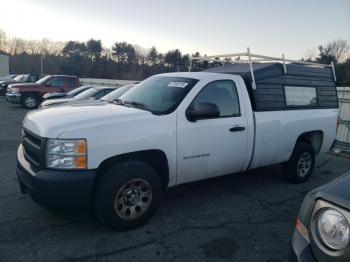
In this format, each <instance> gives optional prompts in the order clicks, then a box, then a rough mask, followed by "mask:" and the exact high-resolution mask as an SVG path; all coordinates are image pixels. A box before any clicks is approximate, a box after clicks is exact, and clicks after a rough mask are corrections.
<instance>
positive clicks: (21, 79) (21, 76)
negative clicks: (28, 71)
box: [14, 75, 28, 81]
mask: <svg viewBox="0 0 350 262" xmlns="http://www.w3.org/2000/svg"><path fill="white" fill-rule="evenodd" d="M27 76H28V75H19V76H16V77H15V78H14V80H16V81H24V80H25V79H26V78H27Z"/></svg>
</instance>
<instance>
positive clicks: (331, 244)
mask: <svg viewBox="0 0 350 262" xmlns="http://www.w3.org/2000/svg"><path fill="white" fill-rule="evenodd" d="M349 189H350V173H347V174H345V175H343V176H341V177H340V178H338V179H336V180H334V181H332V182H330V183H328V184H326V185H324V186H321V187H319V188H316V189H314V190H312V191H311V192H310V193H308V194H307V195H306V197H305V199H304V201H303V203H302V205H301V207H300V210H299V214H298V218H297V221H296V226H295V231H294V234H293V238H292V256H291V261H305V262H309V261H310V262H315V261H319V262H322V261H327V262H332V261H350V246H349V243H350V226H349V225H350V190H349Z"/></svg>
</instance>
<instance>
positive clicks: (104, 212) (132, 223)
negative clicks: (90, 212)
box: [95, 161, 163, 231]
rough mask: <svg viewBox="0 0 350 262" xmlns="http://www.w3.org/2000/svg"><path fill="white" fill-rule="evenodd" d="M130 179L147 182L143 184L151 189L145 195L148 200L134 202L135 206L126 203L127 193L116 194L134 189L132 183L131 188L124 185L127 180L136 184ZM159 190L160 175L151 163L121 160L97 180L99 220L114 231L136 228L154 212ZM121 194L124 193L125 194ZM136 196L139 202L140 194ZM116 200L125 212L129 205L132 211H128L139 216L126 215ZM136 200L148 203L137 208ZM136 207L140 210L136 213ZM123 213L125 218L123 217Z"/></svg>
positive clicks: (159, 197) (96, 211)
mask: <svg viewBox="0 0 350 262" xmlns="http://www.w3.org/2000/svg"><path fill="white" fill-rule="evenodd" d="M133 181H143V182H146V184H147V183H148V185H147V186H146V187H148V188H150V189H151V195H150V196H149V198H148V201H149V203H147V202H142V203H141V202H137V204H135V205H134V206H128V204H130V203H128V202H126V200H125V199H126V198H127V197H126V196H124V197H121V198H119V197H118V196H119V195H120V194H121V192H125V191H126V192H129V191H131V190H130V189H132V188H135V187H134V185H133V184H131V185H132V186H131V187H127V188H125V187H126V185H129V183H135V182H133ZM143 182H142V183H143ZM162 191H163V188H162V183H161V180H160V177H159V175H158V174H157V173H156V171H155V170H154V169H153V168H152V167H151V166H149V165H147V164H145V163H143V162H138V161H127V162H122V163H119V164H116V165H115V166H114V167H112V168H110V169H109V170H107V171H106V172H105V173H104V174H103V175H102V178H101V179H100V180H99V181H98V184H97V188H96V191H95V213H96V215H97V217H98V218H99V220H100V221H101V222H103V223H104V224H106V225H108V226H109V227H110V228H112V229H114V230H118V231H125V230H130V229H133V228H137V227H139V226H141V225H143V224H145V223H146V222H147V221H148V220H149V219H150V218H151V217H152V215H153V214H154V213H155V211H156V209H157V207H158V205H159V202H160V199H161V196H162ZM140 193H143V192H141V191H140ZM124 195H127V193H125V194H124ZM117 197H118V198H117ZM138 199H139V201H143V200H142V199H143V197H140V195H139V198H138ZM118 201H122V202H123V203H122V204H120V205H124V206H123V207H122V208H121V210H126V211H127V209H129V207H130V209H129V214H130V210H132V212H131V213H133V214H137V213H140V214H137V215H139V216H138V217H136V218H132V219H131V218H128V217H127V216H128V215H127V214H128V213H127V212H126V211H125V212H124V211H120V210H119V202H118ZM139 203H140V204H141V205H143V204H145V203H146V205H148V206H147V207H146V208H140V206H138V204H139ZM137 207H138V208H139V209H140V210H141V211H139V212H136V210H138V209H137ZM117 209H118V210H117ZM123 212H124V216H125V217H123V214H122V213H123ZM141 212H142V213H141Z"/></svg>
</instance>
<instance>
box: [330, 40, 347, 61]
mask: <svg viewBox="0 0 350 262" xmlns="http://www.w3.org/2000/svg"><path fill="white" fill-rule="evenodd" d="M348 51H349V44H348V41H347V40H344V39H337V40H333V41H331V42H329V43H328V44H327V45H326V47H325V48H324V52H325V53H326V54H328V55H331V56H333V57H334V59H335V61H334V62H336V63H338V62H341V61H343V60H345V56H346V55H347V53H348Z"/></svg>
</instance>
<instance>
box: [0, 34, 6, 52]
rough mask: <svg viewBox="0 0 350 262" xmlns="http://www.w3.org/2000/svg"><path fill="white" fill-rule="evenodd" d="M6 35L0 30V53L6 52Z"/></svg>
mask: <svg viewBox="0 0 350 262" xmlns="http://www.w3.org/2000/svg"><path fill="white" fill-rule="evenodd" d="M6 41H7V38H6V33H5V32H4V31H2V30H1V29H0V51H3V52H5V51H6Z"/></svg>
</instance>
